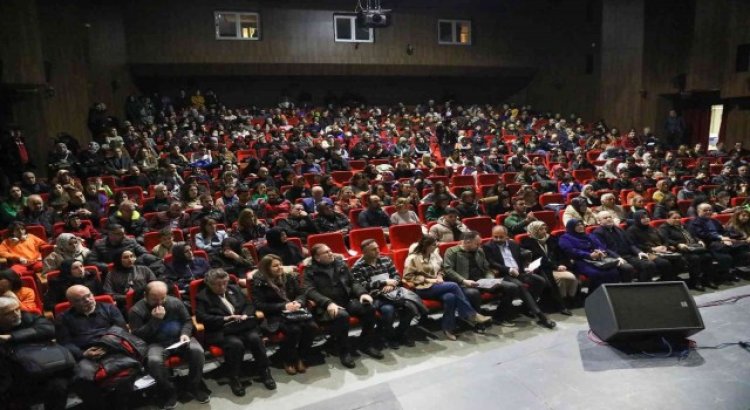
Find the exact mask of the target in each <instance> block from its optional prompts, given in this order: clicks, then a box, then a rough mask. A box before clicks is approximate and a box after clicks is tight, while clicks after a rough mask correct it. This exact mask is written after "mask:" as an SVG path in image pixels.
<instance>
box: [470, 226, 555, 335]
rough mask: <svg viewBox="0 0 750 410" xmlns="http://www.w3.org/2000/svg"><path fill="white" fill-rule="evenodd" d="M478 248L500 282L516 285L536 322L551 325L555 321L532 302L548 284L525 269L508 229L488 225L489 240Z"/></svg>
mask: <svg viewBox="0 0 750 410" xmlns="http://www.w3.org/2000/svg"><path fill="white" fill-rule="evenodd" d="M482 249H484V254H485V255H486V257H487V261H488V262H489V263H490V267H491V268H492V269H493V270H496V271H497V272H499V273H500V277H501V278H503V283H506V282H507V283H509V284H514V285H516V286H517V287H518V291H519V293H520V296H521V299H523V303H524V304H525V305H526V308H527V309H528V310H529V312H530V313H531V314H532V315H534V316H536V318H537V323H538V324H539V325H541V326H544V327H546V328H548V329H552V328H554V327H555V326H556V323H555V322H554V321H552V320H550V319H549V318H548V317H547V316H546V315H545V314H544V313H542V311H541V309H539V306H538V305H537V303H536V301H537V299H539V297H540V296H541V295H542V292H543V291H544V289H545V288H548V287H550V284H549V282H547V279H545V278H544V276H542V275H539V274H536V273H534V272H533V271H530V270H528V268H527V267H526V266H525V264H524V261H523V258H522V257H521V247H520V246H518V244H517V243H515V242H514V241H512V240H510V238H508V229H507V228H506V227H504V226H502V225H498V226H495V227H494V228H492V241H490V242H487V243H486V244H484V245H483V246H482ZM525 285H527V286H528V288H527V287H526V286H525Z"/></svg>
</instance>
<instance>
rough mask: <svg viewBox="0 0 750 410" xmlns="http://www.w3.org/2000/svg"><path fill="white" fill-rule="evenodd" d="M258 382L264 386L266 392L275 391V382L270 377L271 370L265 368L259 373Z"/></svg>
mask: <svg viewBox="0 0 750 410" xmlns="http://www.w3.org/2000/svg"><path fill="white" fill-rule="evenodd" d="M260 382H261V383H263V385H264V386H266V389H268V390H276V381H275V380H274V379H273V377H271V369H269V368H268V367H266V368H265V369H263V370H261V372H260Z"/></svg>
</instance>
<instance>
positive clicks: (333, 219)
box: [314, 201, 352, 235]
mask: <svg viewBox="0 0 750 410" xmlns="http://www.w3.org/2000/svg"><path fill="white" fill-rule="evenodd" d="M314 222H315V226H316V228H317V230H318V232H321V233H323V232H341V233H342V234H344V235H346V234H348V233H349V231H350V230H351V229H352V224H351V222H349V218H348V217H347V216H346V215H344V214H342V213H341V212H336V211H334V210H333V207H332V206H331V205H330V204H329V203H328V202H325V201H320V202H318V216H317V218H315V220H314Z"/></svg>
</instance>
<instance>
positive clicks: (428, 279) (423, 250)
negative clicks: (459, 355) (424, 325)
mask: <svg viewBox="0 0 750 410" xmlns="http://www.w3.org/2000/svg"><path fill="white" fill-rule="evenodd" d="M404 284H405V285H407V286H408V287H410V288H413V289H414V292H416V293H417V295H419V297H421V298H423V299H436V300H439V301H441V302H442V303H443V319H442V328H443V333H444V334H445V338H446V339H448V340H456V339H457V336H456V335H455V334H454V333H453V331H454V329H455V328H456V310H458V315H459V317H461V318H463V319H464V320H468V321H470V322H477V323H485V322H488V321H489V320H491V319H490V318H489V317H487V316H484V315H481V314H479V313H477V311H476V310H474V308H473V307H472V306H471V302H469V300H468V299H467V298H466V295H464V292H463V291H462V290H461V287H459V286H458V284H456V283H454V282H445V281H444V280H443V259H442V258H441V257H440V254H439V253H438V252H437V240H436V239H435V238H433V237H432V236H423V237H422V239H420V240H419V242H417V243H415V244H412V245H411V247H410V248H409V256H407V257H406V261H405V262H404Z"/></svg>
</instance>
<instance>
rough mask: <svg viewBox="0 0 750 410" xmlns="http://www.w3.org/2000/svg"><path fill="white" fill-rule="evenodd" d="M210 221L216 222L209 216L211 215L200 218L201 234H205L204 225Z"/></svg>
mask: <svg viewBox="0 0 750 410" xmlns="http://www.w3.org/2000/svg"><path fill="white" fill-rule="evenodd" d="M210 221H214V223H216V219H214V218H211V217H206V218H203V219H201V225H200V226H201V235H203V236H206V227H207V226H208V223H209V222H210ZM203 239H210V238H203Z"/></svg>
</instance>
